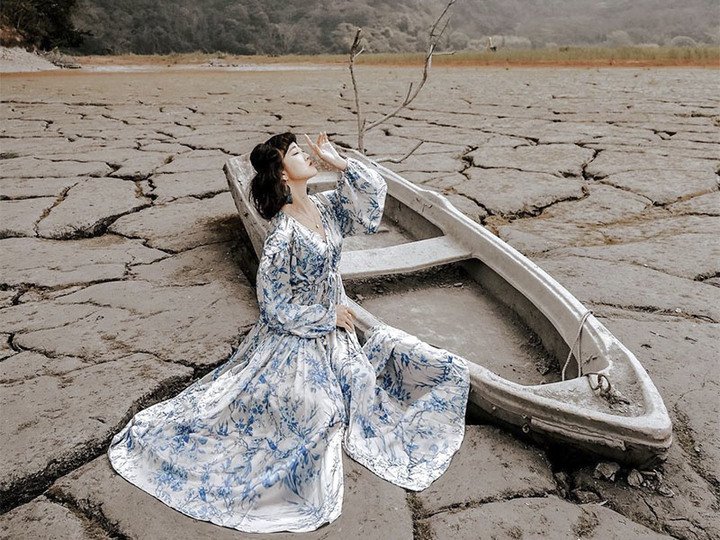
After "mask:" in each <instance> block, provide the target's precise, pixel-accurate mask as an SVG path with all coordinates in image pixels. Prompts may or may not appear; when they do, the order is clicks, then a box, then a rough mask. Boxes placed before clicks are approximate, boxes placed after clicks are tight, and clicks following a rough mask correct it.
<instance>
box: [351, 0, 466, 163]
mask: <svg viewBox="0 0 720 540" xmlns="http://www.w3.org/2000/svg"><path fill="white" fill-rule="evenodd" d="M454 3H455V0H450V1H449V2H448V3H447V5H446V6H445V9H444V10H443V11H442V13H440V15H439V16H438V18H437V19H435V22H434V23H433V24H432V26H431V27H430V37H429V40H428V48H427V52H426V53H425V65H424V66H423V72H422V77H421V79H420V81H419V82H418V84H417V85H413V83H410V85H409V86H408V90H407V93H406V94H405V99H403V100H402V102H401V103H400V105H398V106H397V107H396V108H395V110H393V111H391V112H389V113H387V114H386V115H385V116H383V117H382V118H379V119H378V120H375V121H374V122H371V123H368V122H367V119H366V118H365V115H364V113H363V111H362V107H361V103H360V93H359V90H358V84H357V80H356V78H355V59H356V58H357V57H358V56H360V54H362V52H363V51H364V50H365V49H364V48H363V47H362V46H361V45H360V36H361V33H362V29H361V28H358V29H357V32H356V33H355V39H354V40H353V44H352V47H350V78H351V79H352V85H353V91H354V92H355V113H356V114H357V126H358V127H357V148H358V150H360V151H361V152H364V151H365V144H364V140H365V133H366V132H368V131H370V130H371V129H374V128H376V127H378V126H379V125H380V124H382V123H383V122H386V121H387V120H389V119H390V118H392V117H393V116H395V115H397V114H398V113H399V112H400V111H401V110H403V109H404V108H405V107H407V106H408V105H410V103H412V101H413V100H414V99H415V98H416V97H417V96H418V94H419V93H420V90H422V87H423V86H424V85H425V82H426V81H427V79H428V74H429V71H430V68H431V66H432V57H433V54H435V48H436V47H437V45H438V43H439V42H440V38H442V36H443V34H444V33H445V30H446V29H447V27H448V23H449V22H450V17H449V15H448V12H449V11H450V8H451V7H452V5H453V4H454ZM421 144H422V141H420V143H418V144H417V146H415V148H413V149H412V150H411V151H410V152H408V154H406V155H405V156H403V157H402V158H401V159H398V160H392V161H395V162H400V161H402V160H404V159H406V158H407V157H408V156H410V155H411V154H412V153H413V152H415V150H417V149H418V148H419V147H420V145H421ZM387 161H390V160H387Z"/></svg>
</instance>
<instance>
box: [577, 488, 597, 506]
mask: <svg viewBox="0 0 720 540" xmlns="http://www.w3.org/2000/svg"><path fill="white" fill-rule="evenodd" d="M572 494H573V495H574V497H575V498H576V499H577V501H578V502H579V503H580V504H589V503H599V502H600V497H599V496H598V494H597V493H595V492H594V491H585V490H583V489H574V490H573V491H572Z"/></svg>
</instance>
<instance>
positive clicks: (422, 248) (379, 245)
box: [310, 177, 605, 385]
mask: <svg viewBox="0 0 720 540" xmlns="http://www.w3.org/2000/svg"><path fill="white" fill-rule="evenodd" d="M331 182H332V183H334V178H332V177H331V178H329V179H327V180H326V179H324V178H322V177H321V178H320V179H319V180H318V181H316V182H315V183H314V184H312V185H311V188H310V189H311V191H313V192H318V191H322V190H324V189H328V188H329V187H330V186H331V185H332V184H331ZM341 269H342V270H343V282H344V284H345V289H346V292H347V294H348V296H349V297H350V298H351V299H352V300H354V301H355V302H357V303H358V304H359V305H361V306H362V307H363V308H364V309H366V310H367V311H369V312H371V313H372V314H373V315H374V316H376V317H377V318H379V319H380V320H382V321H383V322H385V323H387V324H389V325H391V326H394V327H397V328H400V329H402V330H404V331H406V332H408V333H411V334H413V335H416V336H418V337H419V338H420V339H422V340H423V341H426V342H428V343H430V344H432V345H434V346H437V347H440V348H443V349H446V350H448V351H451V352H453V353H455V354H458V355H460V356H462V357H464V358H465V359H467V360H469V361H471V362H474V363H476V364H478V365H482V366H484V367H485V368H487V369H489V370H491V371H493V372H494V373H496V374H498V375H500V376H501V377H503V378H505V379H507V380H509V381H512V382H514V383H517V384H521V385H537V384H547V383H552V382H557V381H559V380H561V370H562V367H563V365H564V363H565V360H566V359H567V356H568V352H569V346H568V344H567V343H566V342H565V341H564V340H563V338H562V337H561V336H560V334H559V333H558V332H557V330H556V329H555V328H554V327H553V325H552V324H551V323H550V322H549V321H548V319H547V318H546V317H545V316H544V315H543V314H542V313H541V312H540V311H539V310H538V309H537V308H536V307H535V306H534V305H533V304H532V303H531V302H529V301H528V300H527V299H526V298H525V297H524V296H523V295H522V294H521V293H519V292H518V291H517V290H515V289H514V288H513V287H512V286H511V285H510V284H509V283H508V282H507V281H505V280H504V279H503V278H502V277H501V276H499V275H498V274H497V273H496V272H494V271H493V270H492V269H490V268H489V267H488V266H487V265H485V264H484V263H483V262H482V261H480V260H479V259H477V258H474V257H472V254H471V253H470V252H469V251H468V250H466V249H465V248H462V247H460V246H458V245H457V244H455V243H453V241H452V239H450V238H449V237H446V236H444V235H443V232H442V230H441V229H440V228H438V227H437V226H436V225H434V224H433V223H431V222H430V221H428V220H427V219H426V218H425V217H423V216H422V215H420V214H419V213H418V212H417V211H416V210H414V209H413V208H411V207H409V206H408V205H406V204H404V203H403V202H401V201H400V200H398V199H396V198H394V197H393V196H392V195H388V197H387V199H386V202H385V211H384V214H383V221H382V223H381V226H380V228H379V230H378V232H377V233H376V234H373V235H362V236H354V237H350V238H346V239H345V243H344V246H343V259H342V261H341ZM591 363H592V364H594V365H588V364H587V363H586V364H585V366H584V369H585V370H586V371H600V370H602V369H603V368H604V367H605V365H604V364H605V362H603V361H601V360H598V359H594V360H591ZM577 372H578V370H577V364H576V362H575V360H571V361H570V363H569V364H568V367H567V369H566V374H565V375H566V378H573V377H576V376H577Z"/></svg>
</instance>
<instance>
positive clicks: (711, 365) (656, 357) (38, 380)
mask: <svg viewBox="0 0 720 540" xmlns="http://www.w3.org/2000/svg"><path fill="white" fill-rule="evenodd" d="M417 75H418V70H416V69H409V68H360V69H359V72H358V76H359V79H360V83H361V85H362V89H363V98H364V99H365V100H366V102H367V103H366V105H365V108H366V109H367V110H369V111H370V112H371V114H372V113H373V112H379V111H384V110H386V109H388V108H389V107H390V106H391V104H392V102H393V100H397V99H402V97H403V96H404V94H405V90H406V84H407V83H408V82H409V81H410V80H413V79H415V78H416V77H417ZM716 82H717V72H716V71H713V70H704V69H629V68H625V69H609V70H597V69H509V70H506V69H497V68H487V69H465V68H453V69H434V71H433V72H432V75H431V79H430V81H429V83H428V85H427V87H426V88H425V89H424V90H423V92H422V94H421V96H420V98H419V99H418V100H417V101H416V102H415V103H414V104H413V107H412V108H410V109H408V110H405V111H403V112H402V113H401V115H400V117H398V118H396V119H394V120H392V121H391V122H390V123H388V124H386V125H384V126H382V127H381V128H378V129H377V130H375V131H372V132H370V133H368V134H367V136H366V144H367V150H368V153H369V154H371V155H373V156H375V157H380V156H389V157H394V158H398V157H400V156H402V155H404V154H405V153H406V152H408V151H409V150H410V149H411V148H413V147H414V146H415V145H416V143H417V142H418V141H424V142H423V145H422V146H421V147H420V148H419V149H418V151H417V152H416V153H415V154H414V155H413V156H412V157H410V158H409V159H408V160H406V161H405V162H403V163H400V164H393V165H390V166H391V168H393V169H395V170H396V171H398V172H400V173H401V174H403V175H405V176H406V177H407V178H409V179H411V180H413V181H414V182H417V183H419V184H422V185H424V186H426V187H428V188H432V189H436V190H438V191H441V192H443V193H444V194H446V195H447V196H448V198H449V199H450V200H451V201H452V202H453V203H454V204H456V206H458V208H460V209H461V210H462V211H463V212H465V213H466V214H468V215H469V216H470V217H471V218H472V219H475V220H476V221H479V222H480V223H483V224H484V225H486V226H487V227H489V228H490V229H491V230H492V231H493V232H495V233H496V234H498V235H499V236H500V237H502V238H503V239H505V240H506V241H508V242H509V243H511V244H512V245H514V246H515V247H516V248H518V249H519V250H520V251H522V252H524V253H526V254H527V255H529V256H531V257H532V258H533V260H535V261H536V262H537V263H538V264H540V266H542V267H543V268H544V269H546V270H548V271H549V272H550V273H551V274H552V275H553V276H554V277H555V278H556V279H557V280H559V281H560V282H561V283H562V284H563V285H565V286H566V287H567V288H568V289H570V291H571V292H572V293H574V294H575V295H576V296H577V297H578V298H579V299H580V300H581V301H583V302H584V303H585V304H586V305H587V306H588V307H590V308H591V309H593V310H594V312H595V313H596V314H597V315H598V316H599V317H601V319H602V321H603V323H604V324H606V325H607V326H608V327H609V329H610V330H611V331H612V332H614V333H615V334H616V335H617V336H618V337H619V338H620V339H621V340H622V341H623V342H624V343H625V344H626V345H627V346H628V347H629V348H630V349H631V350H632V351H633V352H634V353H635V354H636V355H637V356H638V358H639V359H640V361H641V362H642V363H643V365H644V366H645V367H646V369H647V370H648V372H649V373H650V375H651V377H652V378H653V380H654V382H655V383H656V385H657V386H658V388H659V389H660V391H661V393H662V394H663V397H664V399H665V402H666V405H667V407H668V410H669V411H670V414H671V416H672V419H673V422H674V425H675V444H674V446H673V447H672V450H671V452H670V455H669V458H668V461H667V462H666V463H665V465H664V466H663V467H662V468H661V469H660V470H659V472H660V473H661V474H662V479H663V486H664V487H665V488H666V489H664V490H663V491H662V493H661V492H659V491H658V490H656V489H652V487H651V486H641V487H640V488H631V487H630V486H629V485H628V484H627V482H626V477H627V474H628V473H629V471H627V470H621V472H620V474H619V478H618V479H616V481H615V482H608V481H604V480H598V479H596V478H594V477H593V475H592V471H593V464H586V463H566V462H565V461H564V460H563V457H562V456H561V455H559V454H558V452H553V451H549V450H546V449H543V448H541V447H539V446H534V445H530V444H528V443H526V442H524V441H521V440H519V439H518V438H516V437H515V436H513V435H510V434H508V433H505V432H503V431H501V430H499V429H497V428H495V427H492V426H487V425H471V426H468V430H467V437H466V440H465V442H464V444H463V447H462V449H461V450H460V452H459V453H458V455H457V456H456V458H455V459H454V460H453V463H452V464H451V467H450V469H449V470H448V472H447V474H446V475H444V476H443V477H441V478H440V479H439V480H438V481H437V482H435V483H434V484H433V485H432V486H431V487H430V488H429V489H428V490H426V491H425V492H422V493H417V494H414V493H406V492H405V491H404V490H402V489H400V488H397V487H394V486H391V485H389V484H387V483H386V482H384V481H382V480H379V479H378V478H376V477H375V476H374V475H372V474H370V473H368V472H367V471H366V470H365V469H363V468H362V467H360V466H358V465H355V464H353V463H352V462H351V461H350V460H346V472H345V476H346V491H345V506H344V510H343V515H342V517H341V518H340V519H339V520H338V521H337V522H336V523H334V524H332V525H330V526H328V527H324V528H322V529H321V530H319V531H317V532H315V533H310V534H306V535H303V537H307V538H318V539H319V538H340V537H342V538H356V537H357V538H360V537H362V538H368V539H373V538H377V539H381V538H382V539H386V538H397V539H403V538H408V539H409V538H416V539H431V538H436V539H440V540H441V539H445V538H450V539H452V538H457V539H462V538H529V537H533V538H553V539H557V538H578V537H581V538H631V537H632V538H659V537H664V536H665V535H671V536H674V537H677V538H682V539H688V540H695V539H710V538H717V537H720V522H719V520H718V517H717V516H718V512H719V510H720V506H719V501H718V497H719V496H720V466H719V465H718V464H719V463H720V440H719V439H718V436H717V431H718V427H719V426H718V420H717V419H718V417H719V416H720V401H719V400H718V398H717V396H718V390H719V388H718V385H719V382H720V375H718V369H717V362H718V358H719V357H720V307H719V306H720V240H719V238H720V235H718V231H720V193H719V192H718V184H719V180H718V165H719V163H720V159H719V157H720V156H719V153H718V148H719V147H720V145H719V144H718V143H720V130H719V129H718V127H720V104H719V103H718V100H717V99H715V98H714V97H713V95H714V92H713V91H712V89H713V88H714V87H715V86H716ZM2 84H3V92H2V109H1V112H0V118H2V126H1V127H0V145H1V148H0V158H2V159H0V249H2V253H3V257H2V259H1V261H0V269H1V274H2V286H1V287H0V333H1V334H2V335H0V339H1V340H2V346H1V347H0V359H1V361H0V388H1V392H2V394H1V395H0V402H1V404H0V405H1V407H2V409H1V410H2V426H3V435H4V436H3V437H2V449H1V453H2V455H3V462H2V465H1V468H2V475H1V477H0V478H1V479H0V502H1V503H2V504H1V506H2V510H3V511H4V512H5V513H4V514H3V515H2V516H0V532H1V533H2V536H3V537H7V538H21V537H25V535H27V534H31V535H32V536H33V537H35V538H138V539H158V538H173V539H181V538H228V539H230V538H244V537H250V536H249V535H243V534H241V533H237V532H236V531H231V530H226V529H221V528H218V527H215V526H213V525H210V524H207V523H203V522H196V521H193V520H191V519H189V518H187V517H185V516H182V515H180V514H179V513H177V512H175V511H173V510H170V509H168V508H167V507H165V506H164V505H163V504H162V503H159V502H158V501H155V500H154V499H153V498H151V497H149V496H148V495H146V494H144V493H142V492H141V491H139V490H138V489H136V488H134V487H133V486H131V485H130V484H129V483H127V482H125V481H124V480H123V479H122V478H120V477H119V476H117V475H116V474H114V473H113V472H112V470H111V469H110V467H109V463H108V461H107V458H106V457H105V454H104V451H105V448H106V447H107V444H108V442H109V440H110V438H111V437H112V435H113V433H115V432H116V431H117V430H118V429H120V427H121V426H122V425H123V424H124V423H125V422H126V421H127V420H128V419H129V418H130V417H131V415H132V414H133V413H134V412H135V411H137V410H138V409H140V408H142V407H145V406H147V405H149V404H151V403H154V402H156V401H158V400H161V399H165V398H167V397H170V396H172V395H174V394H176V393H177V392H178V391H179V390H180V389H181V388H183V387H184V386H186V385H187V384H189V383H190V382H191V381H192V380H194V379H196V378H198V377H200V376H201V375H203V374H204V373H206V372H208V371H209V370H210V369H212V368H213V367H214V366H217V365H219V364H220V363H222V362H223V361H224V359H226V358H227V357H228V356H229V355H230V353H231V350H232V348H233V347H234V346H235V345H237V344H238V342H239V341H240V340H241V339H242V336H243V335H244V334H245V332H247V329H248V328H249V326H250V325H251V324H252V323H253V322H254V320H255V318H256V316H257V307H256V304H255V299H254V291H253V288H252V287H251V285H250V283H249V281H248V280H247V278H246V277H245V276H244V275H243V272H242V270H241V263H240V259H242V257H243V253H244V250H246V249H247V245H246V243H245V240H244V238H243V236H242V234H240V233H239V228H240V222H239V219H238V218H237V215H236V211H235V208H234V205H233V203H232V199H231V197H230V195H229V193H228V192H227V188H226V183H225V178H224V174H223V172H222V165H223V163H224V162H225V160H226V159H227V158H228V157H230V156H231V155H234V154H238V153H244V152H247V151H249V150H250V149H251V148H252V146H253V145H254V144H255V143H256V142H258V141H259V140H262V139H264V138H265V137H266V136H268V135H269V134H272V133H276V132H279V131H284V130H286V129H288V128H289V129H292V130H294V131H296V132H299V133H303V132H307V133H314V132H317V131H320V130H327V131H328V132H329V133H330V134H331V136H332V138H333V139H334V140H335V141H336V142H338V143H339V144H341V145H352V143H353V141H354V129H355V119H354V117H353V115H352V114H351V112H350V107H351V102H352V90H351V87H350V86H349V77H348V74H347V72H346V70H343V69H337V68H324V69H318V70H317V71H306V70H305V71H293V70H289V71H254V72H253V71H245V72H226V71H212V70H206V71H185V72H180V71H160V72H155V73H102V74H98V73H81V72H73V73H67V72H53V73H52V74H22V75H12V76H3V81H2ZM378 104H384V105H378ZM667 495H672V496H667ZM251 536H252V537H253V538H254V537H255V536H254V535H251ZM275 537H277V538H279V539H282V538H290V537H293V538H295V537H296V536H294V535H284V534H280V535H273V538H275Z"/></svg>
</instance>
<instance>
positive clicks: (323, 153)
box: [305, 131, 347, 171]
mask: <svg viewBox="0 0 720 540" xmlns="http://www.w3.org/2000/svg"><path fill="white" fill-rule="evenodd" d="M305 140H306V141H307V143H308V145H309V146H310V148H312V150H313V152H315V153H316V154H317V157H319V158H320V159H321V160H323V161H324V162H325V163H327V164H328V165H330V166H331V167H335V168H336V169H340V170H341V171H344V170H345V169H346V168H347V161H346V160H345V158H343V157H342V156H341V155H340V154H338V151H337V150H336V149H335V147H334V146H333V145H332V143H331V142H330V140H329V139H328V136H327V133H325V132H324V131H323V132H322V133H320V135H318V138H317V143H314V142H312V140H311V139H310V137H308V136H307V135H305Z"/></svg>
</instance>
